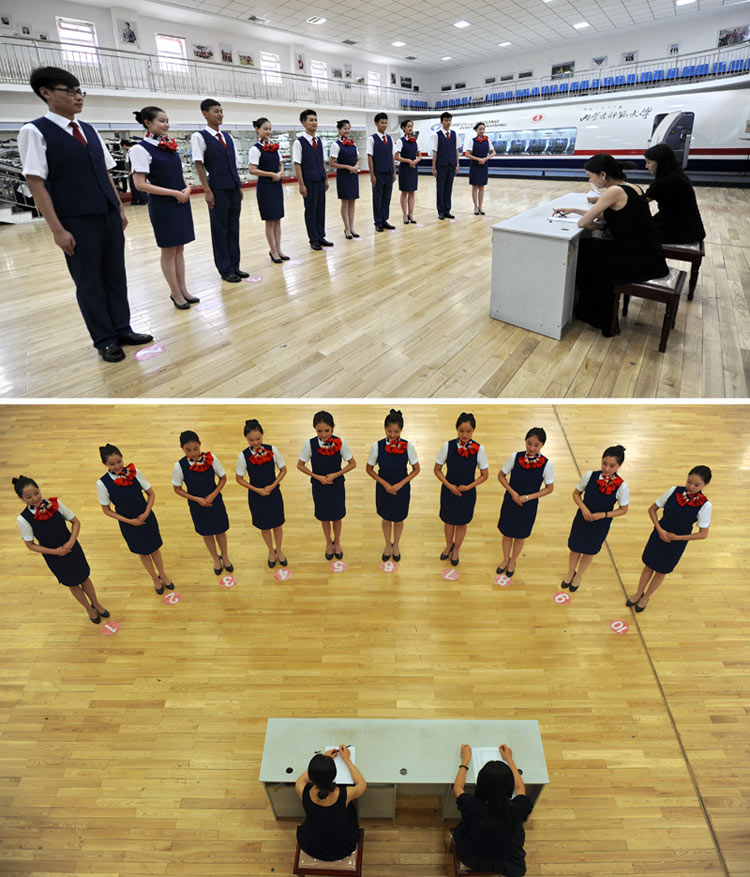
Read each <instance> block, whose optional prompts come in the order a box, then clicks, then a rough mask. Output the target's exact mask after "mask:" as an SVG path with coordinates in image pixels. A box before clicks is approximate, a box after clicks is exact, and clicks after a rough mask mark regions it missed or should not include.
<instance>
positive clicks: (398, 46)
mask: <svg viewBox="0 0 750 877" xmlns="http://www.w3.org/2000/svg"><path fill="white" fill-rule="evenodd" d="M688 2H690V3H693V2H694V0H688ZM391 45H392V46H395V47H396V48H397V49H400V48H401V46H405V45H406V43H405V42H404V41H403V40H396V42H395V43H391Z"/></svg>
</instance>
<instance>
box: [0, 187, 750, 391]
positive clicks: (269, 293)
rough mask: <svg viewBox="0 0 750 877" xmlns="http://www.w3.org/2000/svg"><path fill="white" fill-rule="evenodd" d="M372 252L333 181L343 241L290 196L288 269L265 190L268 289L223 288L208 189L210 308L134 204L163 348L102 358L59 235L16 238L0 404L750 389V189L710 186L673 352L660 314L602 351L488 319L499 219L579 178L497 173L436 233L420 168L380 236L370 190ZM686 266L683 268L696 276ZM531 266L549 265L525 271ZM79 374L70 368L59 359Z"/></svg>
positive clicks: (363, 208)
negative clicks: (321, 248) (164, 265)
mask: <svg viewBox="0 0 750 877" xmlns="http://www.w3.org/2000/svg"><path fill="white" fill-rule="evenodd" d="M360 186H361V191H362V195H363V197H362V199H361V200H360V201H359V203H358V207H357V211H358V223H357V228H358V230H359V231H360V233H361V234H362V238H361V239H360V240H353V241H347V240H345V239H344V236H343V233H342V227H341V220H340V218H339V202H338V201H337V199H336V197H335V183H334V184H333V186H332V188H331V190H330V191H329V197H328V202H327V208H328V209H327V228H328V234H329V237H330V238H331V239H332V240H333V241H334V242H335V247H334V248H333V249H331V250H327V251H325V252H318V253H316V252H313V251H312V250H310V248H309V246H308V243H307V238H306V235H305V231H304V224H303V218H302V204H301V199H300V197H299V194H298V192H297V188H296V186H293V185H288V186H286V187H285V194H286V212H287V218H286V219H284V221H283V225H282V227H283V236H284V237H283V243H284V248H285V249H286V251H287V252H288V253H289V254H290V255H291V256H293V257H294V258H293V261H291V262H289V263H286V264H285V265H284V266H280V265H272V264H271V263H270V260H269V259H268V256H267V250H268V246H267V244H266V242H265V237H264V232H263V223H262V222H261V221H260V219H259V217H258V210H257V204H256V199H255V192H254V191H248V192H246V193H245V203H244V209H243V213H242V231H241V234H242V244H243V253H244V255H243V258H242V265H243V267H244V268H245V270H247V271H249V272H250V273H251V274H252V275H253V276H256V277H260V278H261V280H260V281H258V282H256V283H249V284H248V283H246V284H242V285H232V284H224V285H223V287H222V283H221V280H220V278H219V277H218V275H217V274H216V271H215V269H214V266H213V260H212V256H211V241H210V233H209V228H208V214H207V210H206V207H205V203H204V201H203V196H202V195H197V196H194V197H193V215H194V218H195V224H196V234H197V241H196V242H195V243H193V244H190V245H189V246H188V247H187V248H186V259H187V276H188V280H189V284H190V288H191V290H192V292H193V294H196V295H199V296H200V298H201V299H202V301H201V304H200V305H199V306H196V307H194V308H193V309H191V311H190V312H189V313H187V312H185V313H183V312H179V311H176V310H175V309H174V308H173V307H172V304H171V303H170V301H169V298H168V293H167V289H166V286H165V282H164V280H163V278H162V275H161V272H160V270H159V255H158V250H157V248H156V246H155V243H154V240H153V233H152V230H151V226H150V224H149V220H148V215H147V212H146V208H143V207H131V206H128V207H127V214H128V217H129V219H130V226H129V228H128V230H127V266H128V277H129V283H130V301H131V306H132V312H133V325H134V326H135V327H136V328H137V329H141V330H149V331H151V332H152V333H153V334H154V335H155V337H156V340H157V342H158V343H159V344H161V345H163V347H164V350H163V352H161V353H160V355H158V356H156V357H155V358H153V359H149V360H146V361H141V362H137V361H135V360H134V359H133V357H132V353H133V350H132V348H131V349H130V350H129V351H128V354H129V355H128V359H127V362H124V363H120V364H117V365H111V364H106V363H103V362H101V361H100V360H99V359H98V357H97V356H96V354H95V352H94V351H93V350H92V348H91V347H90V346H89V341H88V335H87V333H86V331H85V328H84V326H83V322H82V320H81V317H80V314H79V312H78V309H77V307H76V304H75V299H74V290H73V285H72V282H71V280H70V278H69V276H68V274H67V270H66V268H65V262H64V258H63V256H62V254H61V253H60V251H59V250H58V249H57V247H55V245H54V243H53V241H52V237H51V235H50V234H49V231H48V229H47V228H46V226H45V224H44V223H33V224H28V225H24V226H16V227H10V226H7V227H2V228H0V246H1V247H2V252H3V258H2V260H1V261H0V305H2V316H1V317H0V331H2V335H3V339H4V344H3V349H2V353H1V354H0V394H2V395H3V396H5V397H35V398H41V397H71V396H75V397H88V398H101V397H103V398H110V397H118V398H123V397H151V398H172V397H186V398H189V397H223V398H240V397H263V398H285V397H292V398H300V397H304V396H308V397H347V398H363V397H373V398H375V397H378V398H380V397H384V396H388V395H394V396H399V397H411V398H419V397H433V396H435V397H442V398H459V397H466V396H471V397H473V398H477V397H487V398H495V397H506V398H507V397H522V398H539V397H546V398H563V397H572V398H582V397H597V398H603V397H651V398H654V397H683V398H684V397H709V398H711V397H742V398H744V397H747V395H748V383H749V381H748V378H749V376H750V303H749V297H750V245H749V244H748V241H750V209H748V208H749V207H750V196H749V194H748V190H747V189H722V188H699V189H697V194H698V200H699V203H700V207H701V211H702V214H703V219H704V222H705V225H706V229H707V233H708V237H707V240H706V251H707V256H706V259H705V260H704V263H703V268H702V270H701V275H700V282H699V285H698V289H697V292H696V296H695V300H694V301H692V302H687V301H684V302H683V305H682V307H681V308H680V311H679V314H678V317H677V325H676V327H675V330H674V331H673V332H672V335H671V337H670V340H669V347H668V350H667V353H666V354H660V353H659V352H658V342H659V332H660V326H661V320H662V317H661V314H660V312H659V309H658V307H657V305H656V304H654V303H653V302H642V301H640V300H634V301H633V303H632V307H631V311H630V314H629V316H628V319H627V320H625V321H623V331H622V334H621V335H620V336H619V337H617V338H614V339H606V338H603V337H602V336H601V334H600V333H598V332H597V331H595V330H593V329H591V328H590V327H588V326H586V325H585V324H583V323H581V322H579V321H574V322H573V323H572V324H571V325H570V326H569V327H568V328H567V330H566V331H565V333H564V336H563V338H562V340H561V341H559V342H556V341H553V340H551V339H549V338H544V337H542V336H540V335H536V334H534V333H530V332H527V331H525V330H523V329H519V328H516V327H513V326H510V325H508V324H505V323H501V322H498V321H495V320H492V319H490V317H489V316H488V313H489V292H490V290H489V277H490V260H491V242H490V238H491V234H490V227H491V226H492V224H493V223H495V222H498V221H500V220H503V219H506V218H508V217H510V216H513V215H515V214H517V213H519V212H521V211H523V210H526V209H528V208H529V207H532V206H535V205H537V204H539V203H542V202H544V201H547V200H549V199H551V198H554V197H557V196H559V195H562V194H565V193H566V192H569V191H573V190H575V191H585V190H586V188H587V186H586V185H585V184H584V183H582V182H552V181H546V180H509V179H493V180H492V181H491V182H490V185H489V187H488V196H487V199H486V204H485V206H486V212H487V215H486V216H484V217H477V216H474V215H473V213H472V206H471V196H470V189H469V186H468V182H467V180H466V179H465V178H460V179H459V180H458V181H457V182H456V186H455V189H454V192H455V212H456V217H457V219H456V221H455V222H452V223H450V222H438V221H437V218H436V215H435V209H434V191H435V189H434V182H433V179H432V177H429V176H427V177H425V176H420V180H419V192H418V194H417V209H416V217H417V219H418V220H419V223H420V225H411V226H408V227H405V226H403V225H402V224H401V212H400V209H399V206H398V196H397V194H394V197H393V201H392V216H391V219H392V220H393V222H394V224H395V225H396V226H397V230H396V231H394V232H388V233H384V234H375V232H374V230H373V227H372V222H371V191H370V186H369V184H368V181H367V177H366V176H363V177H361V179H360ZM683 267H685V266H683ZM529 270H530V271H533V266H529ZM62 362H64V363H65V368H60V363H62Z"/></svg>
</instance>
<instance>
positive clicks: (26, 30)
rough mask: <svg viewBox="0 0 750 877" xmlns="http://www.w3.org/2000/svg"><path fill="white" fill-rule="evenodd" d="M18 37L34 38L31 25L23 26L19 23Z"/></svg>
mask: <svg viewBox="0 0 750 877" xmlns="http://www.w3.org/2000/svg"><path fill="white" fill-rule="evenodd" d="M18 36H19V37H33V36H34V34H33V33H32V32H31V25H30V24H21V23H20V22H19V23H18Z"/></svg>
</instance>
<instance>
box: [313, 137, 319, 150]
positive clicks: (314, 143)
mask: <svg viewBox="0 0 750 877" xmlns="http://www.w3.org/2000/svg"><path fill="white" fill-rule="evenodd" d="M317 148H318V141H317V140H316V139H315V138H314V137H313V149H317Z"/></svg>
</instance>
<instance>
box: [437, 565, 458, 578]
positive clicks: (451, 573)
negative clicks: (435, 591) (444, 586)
mask: <svg viewBox="0 0 750 877" xmlns="http://www.w3.org/2000/svg"><path fill="white" fill-rule="evenodd" d="M440 575H441V576H442V577H443V578H444V579H447V580H448V581H449V582H455V581H456V579H457V578H458V570H457V569H452V568H451V567H448V568H447V569H444V570H443V571H442V572H441V573H440Z"/></svg>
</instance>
